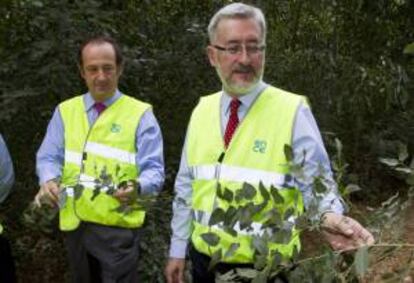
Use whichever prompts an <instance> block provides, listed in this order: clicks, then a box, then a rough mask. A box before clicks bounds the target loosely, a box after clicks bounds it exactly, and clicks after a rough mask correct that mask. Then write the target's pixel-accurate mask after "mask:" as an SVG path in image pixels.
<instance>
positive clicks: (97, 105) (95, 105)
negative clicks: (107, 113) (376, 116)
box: [93, 102, 106, 115]
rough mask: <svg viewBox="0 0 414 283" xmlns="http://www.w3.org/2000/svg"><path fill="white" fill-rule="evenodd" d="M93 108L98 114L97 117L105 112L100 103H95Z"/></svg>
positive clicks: (103, 106) (103, 105) (104, 106)
mask: <svg viewBox="0 0 414 283" xmlns="http://www.w3.org/2000/svg"><path fill="white" fill-rule="evenodd" d="M93 107H94V108H95V110H96V112H98V115H100V114H101V113H102V112H103V111H104V110H105V108H106V105H105V104H103V103H102V102H95V104H94V105H93Z"/></svg>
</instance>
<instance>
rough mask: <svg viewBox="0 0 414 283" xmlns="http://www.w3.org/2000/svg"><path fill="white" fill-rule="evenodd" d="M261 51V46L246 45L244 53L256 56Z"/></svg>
mask: <svg viewBox="0 0 414 283" xmlns="http://www.w3.org/2000/svg"><path fill="white" fill-rule="evenodd" d="M263 49H264V48H263V46H259V45H247V46H246V51H247V53H250V54H257V53H259V52H261V51H263Z"/></svg>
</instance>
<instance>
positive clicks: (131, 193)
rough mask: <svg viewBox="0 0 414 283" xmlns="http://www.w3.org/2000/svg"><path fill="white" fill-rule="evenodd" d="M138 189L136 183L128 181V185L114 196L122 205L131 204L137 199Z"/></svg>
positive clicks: (119, 189)
mask: <svg viewBox="0 0 414 283" xmlns="http://www.w3.org/2000/svg"><path fill="white" fill-rule="evenodd" d="M137 194H138V192H137V187H136V183H135V182H134V181H128V182H126V184H125V185H124V186H122V187H120V188H118V190H116V191H115V192H114V194H113V196H114V197H115V198H117V199H118V200H119V201H120V202H121V203H125V204H129V203H131V202H132V201H134V200H135V199H136V198H137Z"/></svg>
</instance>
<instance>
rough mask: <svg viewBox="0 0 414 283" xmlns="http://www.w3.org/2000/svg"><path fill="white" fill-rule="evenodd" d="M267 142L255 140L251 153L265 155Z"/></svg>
mask: <svg viewBox="0 0 414 283" xmlns="http://www.w3.org/2000/svg"><path fill="white" fill-rule="evenodd" d="M266 147H267V142H266V141H264V140H255V141H254V145H253V151H254V152H257V153H265V152H266Z"/></svg>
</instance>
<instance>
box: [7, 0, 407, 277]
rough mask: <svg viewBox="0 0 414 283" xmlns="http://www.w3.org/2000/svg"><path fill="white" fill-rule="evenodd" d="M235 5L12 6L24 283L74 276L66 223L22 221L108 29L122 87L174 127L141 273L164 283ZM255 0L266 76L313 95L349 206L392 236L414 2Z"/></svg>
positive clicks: (403, 197) (11, 113)
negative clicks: (194, 140)
mask: <svg viewBox="0 0 414 283" xmlns="http://www.w3.org/2000/svg"><path fill="white" fill-rule="evenodd" d="M229 2H231V1H225V0H209V1H196V0H177V1H170V0H162V1H149V0H143V1H138V0H127V1H119V0H102V1H95V0H82V1H81V0H54V1H52V0H2V1H1V5H0V58H2V64H1V65H0V77H1V80H0V107H1V112H0V121H1V127H0V128H1V132H2V134H3V136H4V138H5V140H6V141H7V143H8V145H9V147H10V150H11V154H12V157H13V160H14V163H15V168H16V174H17V182H16V185H15V187H14V193H13V194H12V195H11V197H10V198H9V199H8V200H7V202H6V203H4V204H2V206H1V208H0V209H1V210H0V215H1V218H2V219H3V222H4V224H5V234H6V235H7V236H8V238H10V239H11V240H12V244H13V250H14V255H15V257H16V261H17V270H18V275H19V278H20V280H21V281H22V282H65V280H68V278H69V277H68V273H67V263H66V259H65V248H64V245H63V238H62V234H61V233H59V231H57V225H56V223H54V222H53V221H56V219H55V220H52V223H51V225H50V229H48V230H47V231H39V230H38V229H36V226H37V224H36V222H35V223H33V224H32V225H31V227H25V226H24V225H22V224H23V223H24V218H23V217H22V215H23V211H24V210H25V209H26V208H27V207H28V206H29V204H30V203H31V201H32V199H33V197H34V195H35V193H36V192H37V190H38V180H37V178H36V176H35V153H36V151H37V149H38V148H39V145H40V143H41V141H42V138H43V136H44V133H45V130H46V127H47V123H48V121H49V119H50V117H51V115H52V113H53V109H54V107H55V106H56V105H57V103H59V102H60V101H62V100H64V99H67V98H69V97H72V96H73V95H74V94H80V93H83V92H84V91H85V86H84V85H83V83H82V81H81V79H80V77H79V75H78V70H77V66H76V56H77V48H78V45H79V43H80V42H81V41H82V39H84V38H86V37H88V36H90V35H92V34H98V33H108V34H111V35H112V36H114V37H115V38H117V39H118V40H119V41H120V43H121V44H122V46H123V51H124V53H125V56H126V66H125V70H124V74H123V76H122V79H121V82H120V89H121V91H124V92H125V93H127V94H130V95H132V96H135V97H137V98H139V99H142V100H144V101H147V102H150V103H151V104H152V105H153V106H154V113H155V114H156V116H157V118H158V120H159V122H160V124H161V127H162V130H163V136H164V143H165V156H166V171H167V180H166V185H165V189H164V192H163V194H162V195H161V196H160V198H159V199H158V201H157V203H155V204H153V205H152V209H151V211H150V213H149V215H148V221H147V223H146V226H145V229H144V231H143V239H144V240H143V242H142V244H141V247H142V255H143V256H142V261H141V263H140V266H139V270H140V272H141V274H142V277H143V282H163V278H162V269H163V266H164V261H165V259H166V257H167V249H168V244H169V220H170V218H171V210H170V205H171V196H172V188H173V180H174V176H175V174H176V171H177V168H178V164H179V159H180V153H181V147H182V143H183V140H184V136H185V130H186V125H187V122H188V118H189V116H190V114H191V111H192V109H193V107H194V106H195V104H196V102H197V100H198V98H199V97H200V96H201V95H203V94H208V93H211V92H213V91H216V90H217V89H219V88H220V83H219V80H218V79H217V76H216V74H215V71H214V70H213V69H212V68H211V67H210V66H209V64H208V61H207V58H206V56H205V46H206V44H207V35H206V26H207V24H208V21H209V19H210V17H211V16H212V15H213V13H214V12H215V11H216V10H217V9H218V8H220V7H222V6H223V5H224V4H226V3H229ZM245 2H249V3H253V4H255V5H257V6H259V7H261V8H262V9H263V11H264V12H265V14H266V16H267V20H268V40H267V48H266V71H265V78H264V79H265V81H266V82H268V83H271V84H273V85H275V86H278V87H282V88H284V89H287V90H289V91H292V92H296V93H300V94H303V95H306V96H308V98H309V100H310V103H311V105H312V107H313V111H314V114H315V116H316V119H317V121H318V124H319V126H320V128H321V131H322V134H323V137H324V140H325V144H326V146H327V149H328V151H329V153H330V154H331V157H332V163H333V165H334V168H335V170H336V172H337V178H339V179H338V180H339V181H340V185H341V188H342V189H341V191H343V192H347V198H348V201H349V204H350V205H351V212H352V213H353V214H354V215H356V216H357V217H358V219H360V220H361V221H362V222H365V223H366V224H369V225H371V226H370V227H372V229H373V230H374V231H375V233H376V236H377V237H378V239H380V243H382V242H381V241H382V239H384V237H385V234H384V233H383V231H384V229H385V228H388V227H389V226H388V224H389V223H391V222H393V221H395V219H397V217H398V216H401V215H402V209H403V208H404V207H405V206H407V205H408V201H409V200H410V195H409V194H408V193H407V192H409V190H408V188H409V187H410V186H412V185H413V183H412V176H413V175H412V173H410V172H409V171H408V169H409V170H413V169H412V168H413V164H412V162H411V160H412V157H413V154H414V100H413V98H412V93H413V92H414V84H413V81H412V79H413V78H414V51H413V49H414V47H413V42H414V17H413V16H412V15H414V1H411V0H388V1H385V0H379V1H368V0H342V1H335V0H331V1H327V0H318V1H302V0H299V1H294V0H279V1H260V0H257V1H245ZM410 94H411V95H410ZM337 139H339V140H341V142H342V144H341V146H340V148H339V149H340V150H338V142H335V140H337ZM403 149H405V150H403ZM381 158H382V159H381ZM384 158H385V164H384ZM390 158H391V159H394V161H392V160H391V159H390ZM381 161H383V162H381ZM410 163H411V164H410ZM398 168H400V169H398ZM401 168H406V170H405V171H404V170H403V169H401ZM407 168H408V169H407ZM410 168H411V169H410ZM397 169H398V170H397ZM404 174H405V175H404ZM407 174H408V175H407ZM410 174H411V175H410ZM407 176H411V177H410V178H411V179H410V178H408V177H407ZM347 184H358V186H359V188H361V189H360V190H358V191H356V192H353V193H352V194H349V193H350V192H352V191H355V188H356V186H353V187H352V186H351V187H350V186H347ZM396 193H398V196H397V195H396ZM364 206H369V207H378V208H379V209H377V210H375V211H372V212H371V213H366V211H369V209H368V208H367V209H364V210H363V211H362V212H361V213H359V212H360V211H359V210H358V209H356V208H364ZM364 215H365V216H366V215H368V217H362V216H364ZM380 220H381V221H380ZM387 221H388V222H387ZM390 227H391V226H390ZM394 228H395V227H394ZM398 229H399V231H401V230H402V228H401V227H398ZM397 234H398V233H397ZM388 240H389V241H388ZM388 240H387V241H386V243H397V240H398V239H397V238H395V239H394V238H393V239H388ZM400 244H401V243H400ZM384 246H385V245H384ZM400 247H401V245H400ZM375 248H377V247H375ZM378 249H379V251H378V252H377V253H374V252H371V251H369V254H370V255H372V254H375V256H376V258H377V259H381V256H386V253H385V250H384V248H383V247H381V246H379V247H378ZM389 251H390V250H389V249H387V252H389ZM367 253H368V251H365V250H361V251H358V253H357V255H359V256H357V257H356V258H355V259H357V258H358V260H357V261H354V260H353V259H354V258H353V259H352V260H351V261H348V262H349V265H347V266H348V267H349V266H353V263H354V262H356V266H357V269H356V273H355V272H354V273H353V274H357V275H358V272H359V271H361V270H364V268H363V267H364V266H365V265H366V261H365V260H361V259H365V258H366V255H367ZM316 259H320V260H319V261H318V260H316ZM337 259H338V256H337V254H335V253H332V252H328V256H320V257H315V260H308V261H305V262H304V264H303V265H302V266H303V268H302V269H298V270H302V271H300V272H302V273H300V272H299V271H296V272H295V274H294V275H292V276H296V277H294V278H296V279H297V280H304V278H305V277H304V276H303V274H308V275H309V274H313V275H314V278H318V280H316V281H317V282H332V280H334V279H332V278H333V277H329V275H330V274H331V273H330V272H326V271H327V270H329V271H330V270H331V269H330V266H335V267H338V266H339V268H340V267H343V265H341V264H342V262H347V257H346V256H345V257H344V258H343V260H342V259H341V260H339V259H338V260H337ZM308 264H310V266H311V267H309V265H308ZM315 266H316V267H315ZM407 266H408V265H407ZM335 270H338V269H335ZM339 271H341V270H340V269H339ZM339 271H338V272H339ZM354 271H355V270H354ZM303 272H304V273H303ZM301 274H302V275H301ZM338 274H341V272H339V273H335V274H333V275H332V276H334V277H335V276H336V278H338V276H337V275H338ZM322 275H325V276H327V277H326V278H327V279H323V278H322V277H320V276H322ZM318 276H319V277H318ZM308 278H311V277H308ZM322 279H323V280H327V281H323V280H322ZM329 280H331V281H329ZM335 280H336V279H335ZM296 282H298V281H296Z"/></svg>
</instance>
